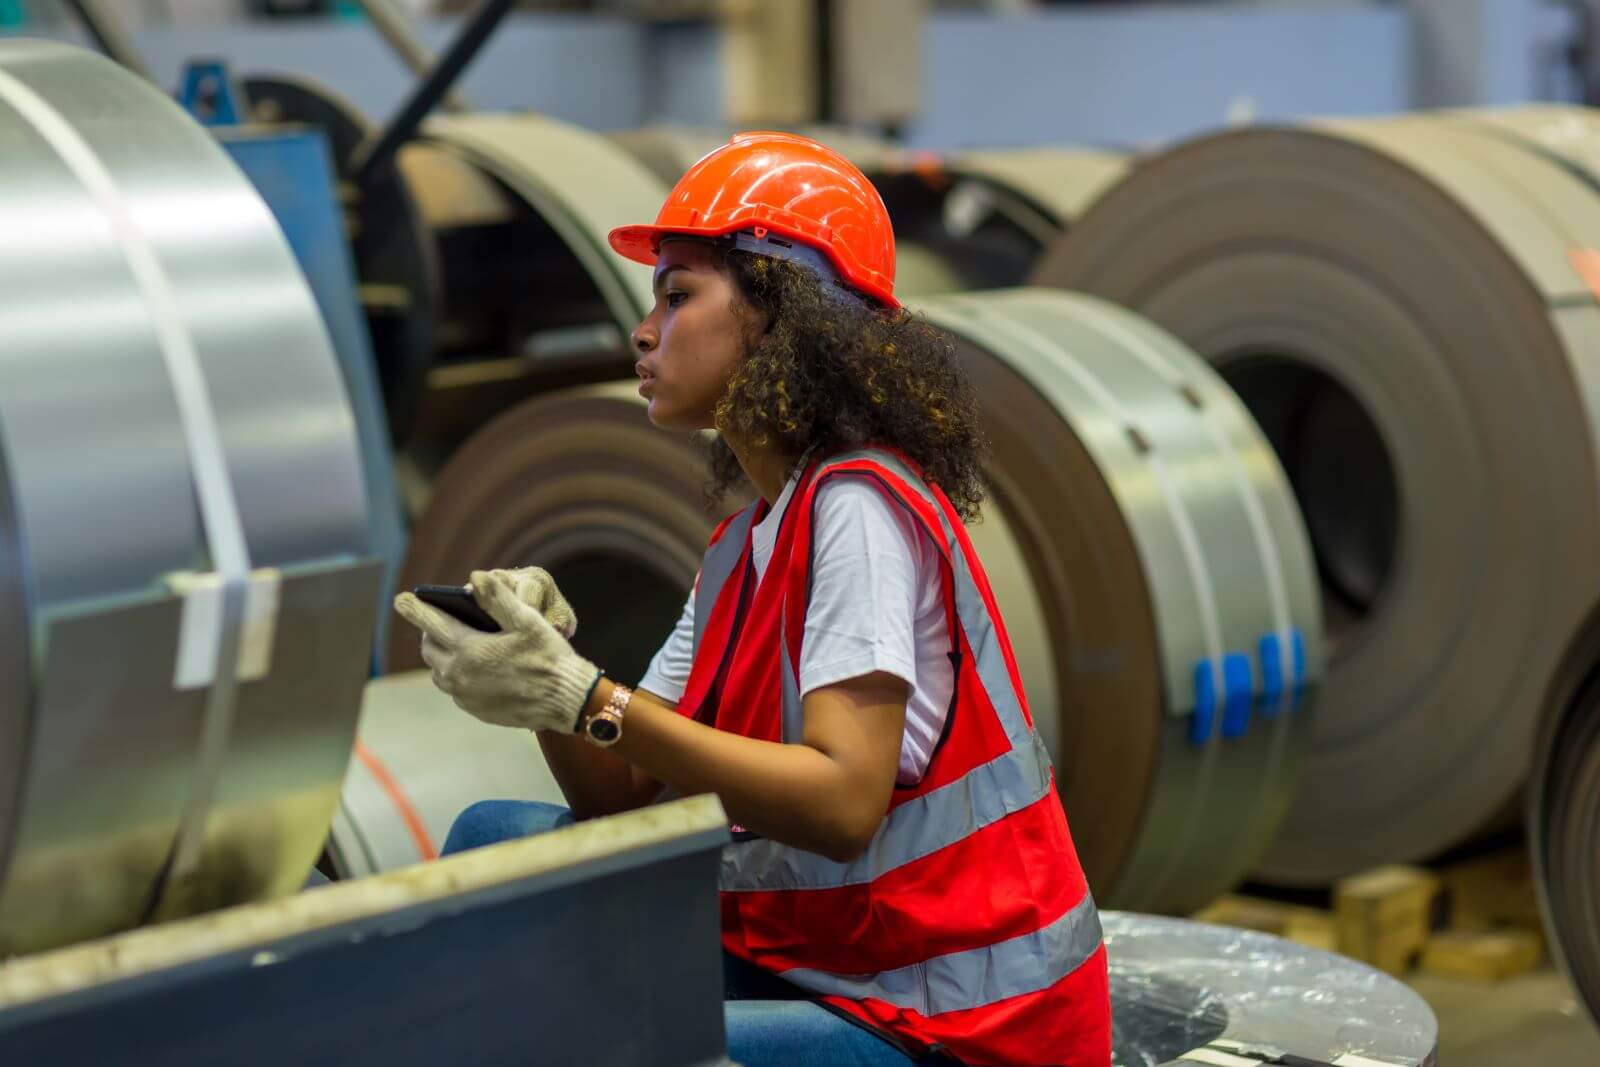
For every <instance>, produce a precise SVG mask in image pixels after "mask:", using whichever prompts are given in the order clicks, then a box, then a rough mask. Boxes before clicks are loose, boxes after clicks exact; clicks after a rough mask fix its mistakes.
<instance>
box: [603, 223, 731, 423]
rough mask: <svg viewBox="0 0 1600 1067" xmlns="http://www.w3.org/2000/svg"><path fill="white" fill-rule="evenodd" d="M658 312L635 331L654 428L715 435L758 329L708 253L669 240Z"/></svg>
mask: <svg viewBox="0 0 1600 1067" xmlns="http://www.w3.org/2000/svg"><path fill="white" fill-rule="evenodd" d="M655 298H656V302H655V307H653V308H652V309H651V311H650V314H649V315H648V316H646V317H645V320H644V321H643V322H641V323H639V325H638V326H637V327H635V328H634V331H633V334H632V341H633V346H634V351H635V352H637V353H638V356H639V359H638V362H637V363H635V364H634V371H635V373H637V374H638V375H639V378H640V384H639V395H640V396H642V397H644V398H645V399H646V400H647V401H649V403H650V408H649V412H650V421H651V422H652V423H654V424H655V425H657V426H659V427H661V428H663V429H671V430H705V429H711V428H712V425H713V421H714V418H715V413H716V407H717V401H718V400H720V399H721V398H722V394H723V392H724V391H725V390H726V388H727V384H728V379H729V377H730V376H731V375H732V374H733V370H734V368H735V367H736V366H737V365H738V363H739V360H740V359H742V358H743V357H744V353H745V343H746V338H747V337H749V336H750V333H751V331H752V329H753V326H752V323H751V321H750V318H749V317H748V316H741V315H740V314H738V313H736V312H735V307H739V308H741V309H746V310H748V305H746V304H745V303H744V301H743V298H742V297H741V296H740V294H739V291H738V289H737V287H736V286H735V285H734V283H733V281H732V279H731V278H729V277H728V276H727V275H726V274H725V273H723V272H722V271H721V270H719V269H717V266H716V260H715V257H714V255H713V252H712V250H711V248H710V247H708V246H707V245H704V244H701V243H698V242H694V241H667V242H665V243H663V244H662V246H661V252H660V256H659V258H658V260H657V262H656V275H655Z"/></svg>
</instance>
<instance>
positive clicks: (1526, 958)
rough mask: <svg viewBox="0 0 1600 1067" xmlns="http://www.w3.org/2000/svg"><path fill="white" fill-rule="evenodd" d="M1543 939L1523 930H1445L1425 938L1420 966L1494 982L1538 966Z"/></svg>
mask: <svg viewBox="0 0 1600 1067" xmlns="http://www.w3.org/2000/svg"><path fill="white" fill-rule="evenodd" d="M1543 951H1544V943H1543V939H1542V938H1541V937H1540V936H1539V935H1538V934H1535V933H1532V932H1530V931H1527V930H1501V931H1491V932H1484V931H1479V930H1448V931H1445V932H1444V933H1439V934H1435V935H1433V936H1432V937H1430V938H1429V939H1428V946H1427V948H1426V949H1424V950H1423V953H1422V967H1423V969H1424V970H1426V971H1428V972H1430V973H1432V974H1441V975H1448V976H1451V977H1455V978H1475V979H1478V980H1480V981H1485V982H1498V981H1500V980H1502V979H1505V978H1510V977H1511V976H1513V975H1518V974H1526V973H1527V972H1529V971H1531V970H1533V969H1534V968H1535V967H1537V966H1538V965H1539V957H1540V955H1541V954H1542V953H1543Z"/></svg>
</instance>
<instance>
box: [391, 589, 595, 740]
mask: <svg viewBox="0 0 1600 1067" xmlns="http://www.w3.org/2000/svg"><path fill="white" fill-rule="evenodd" d="M532 569H533V568H530V570H532ZM539 573H540V574H541V575H543V577H542V578H538V577H535V576H533V575H531V574H523V575H522V576H521V577H520V578H519V577H518V572H513V571H473V572H472V579H471V580H472V590H473V595H474V596H475V597H476V598H477V601H478V603H479V604H480V605H481V606H482V607H483V610H484V611H486V612H488V613H489V615H490V616H491V617H492V618H493V619H494V621H495V622H497V623H499V624H500V628H501V631H502V632H501V633H497V634H486V633H483V632H482V631H479V630H475V629H473V628H472V627H470V626H468V625H467V624H466V623H464V622H460V621H459V620H457V619H454V618H452V617H451V616H449V615H447V614H445V613H444V612H442V611H440V610H439V609H437V608H435V607H433V606H431V605H429V604H424V603H423V602H422V601H420V600H418V599H417V598H416V597H415V596H413V595H412V594H410V593H401V594H400V595H399V596H397V597H396V598H395V601H394V607H395V610H396V611H397V612H399V613H400V615H401V616H402V617H404V618H405V620H406V621H407V622H409V623H411V624H412V625H413V626H415V627H416V628H417V629H419V630H421V631H422V634H423V637H422V659H423V662H424V663H426V664H427V665H428V666H429V667H431V668H432V669H433V684H434V685H436V686H438V687H439V689H440V690H441V691H443V692H445V693H448V694H449V695H450V696H451V697H453V698H454V699H455V702H456V706H457V707H459V708H461V709H462V710H463V711H466V712H469V713H470V714H472V715H474V716H476V717H477V718H479V719H482V720H483V721H484V722H487V723H492V724H494V725H496V726H513V727H521V728H524V729H529V730H554V731H557V732H560V733H572V732H574V731H575V730H576V729H577V725H578V716H579V714H580V713H581V712H582V711H583V706H584V704H586V703H587V702H588V700H589V695H590V694H591V693H592V692H594V687H595V685H596V683H598V682H599V680H600V669H599V668H598V667H596V666H595V665H594V664H593V663H590V662H589V661H588V660H586V659H584V658H583V657H582V656H580V655H578V654H577V653H576V652H574V651H573V650H572V646H571V645H569V644H568V643H567V639H566V638H565V637H563V636H562V635H561V633H560V632H559V631H558V630H557V628H556V626H554V625H552V620H551V619H549V618H546V616H545V612H544V611H543V610H540V609H539V608H536V607H533V606H531V605H530V604H529V603H527V602H526V601H525V600H524V599H523V595H521V594H526V595H527V596H529V597H531V598H532V599H533V600H534V601H535V602H539V601H540V600H541V599H542V600H544V601H545V602H547V603H549V605H550V610H551V611H552V612H554V610H555V609H556V608H559V607H565V616H564V618H565V619H570V620H571V623H570V624H571V626H572V627H574V628H576V626H577V619H576V618H575V617H573V615H572V609H571V607H570V606H566V600H565V598H563V597H561V594H560V591H559V590H556V588H555V583H554V582H553V581H550V580H549V578H550V576H549V575H548V574H544V573H543V572H542V571H541V572H539ZM519 589H520V590H521V594H519Z"/></svg>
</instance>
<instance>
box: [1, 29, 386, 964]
mask: <svg viewBox="0 0 1600 1067" xmlns="http://www.w3.org/2000/svg"><path fill="white" fill-rule="evenodd" d="M0 140H3V141H4V142H5V144H6V149H5V166H4V167H3V168H0V233H4V234H5V239H4V240H3V241H0V281H3V284H0V335H4V337H5V345H4V351H3V354H0V513H3V515H0V522H3V527H4V534H3V537H0V546H3V547H0V552H3V555H0V560H3V567H0V573H3V574H4V579H3V581H0V616H3V618H4V620H5V626H6V636H5V640H4V641H0V648H3V649H4V653H3V655H4V656H5V657H6V659H7V664H6V669H5V670H4V673H3V678H4V688H3V697H0V699H3V700H4V705H3V708H0V865H3V866H0V955H5V954H9V953H14V952H25V951H30V950H33V949H38V948H42V947H46V946H50V945H56V944H61V943H65V942H67V941H72V940H76V939H81V938H85V937H91V936H95V935H98V934H103V933H106V932H109V931H112V930H116V929H121V928H125V927H129V926H133V925H136V924H138V923H139V922H140V921H142V920H144V919H147V918H151V917H162V916H167V915H173V914H178V913H183V912H190V911H196V910H201V909H205V908H209V907H215V906H220V905H224V904H231V903H236V902H240V901H245V900H250V899H254V898H259V897H262V896H267V895H271V894H274V893H278V892H284V891H287V890H289V889H291V888H294V887H296V886H298V885H299V883H300V882H301V881H302V880H303V879H304V877H305V874H306V872H307V871H308V870H309V868H310V866H311V863H312V861H313V860H314V859H315V858H316V855H317V850H318V849H319V848H320V847H321V843H322V839H323V837H324V836H325V835H326V832H327V827H328V822H329V819H330V818H331V816H332V812H333V809H334V806H335V804H336V802H337V799H338V795H339V783H340V777H341V775H342V774H343V771H344V765H345V762H346V760H347V758H348V754H349V746H350V739H351V736H352V734H353V732H354V728H355V716H356V712H357V708H358V704H359V699H360V691H361V684H362V679H363V677H364V675H365V673H366V670H367V655H368V652H369V647H370V643H371V636H370V635H371V633H372V623H373V613H374V610H375V603H376V598H377V593H378V582H379V567H378V565H377V564H376V563H365V562H362V561H361V560H360V557H361V556H363V555H364V553H365V552H366V537H367V532H366V513H365V494H364V492H363V486H362V477H361V460H360V454H359V449H358V445H357V440H356V433H355V426H354V423H353V420H352V418H351V413H350V407H349V403H348V401H347V400H346V397H345V394H344V391H343V387H342V385H341V381H340V377H339V370H338V366H337V363H336V361H335V358H334V355H333V353H332V350H331V348H330V344H329V340H328V336H327V332H326V330H325V328H324V326H323V324H322V321H321V319H320V318H319V317H318V314H317V311H316V306H315V304H314V302H313V299H312V296H311V293H310V291H309V290H308V289H307V287H306V283H305V280H304V278H303V276H302V275H301V274H300V273H299V270H298V268H297V266H296V265H295V261H294V259H293V257H292V255H291V253H290V250H289V248H288V246H287V244H286V243H285V240H284V237H283V234H282V232H281V231H280V230H279V229H278V228H277V226H276V224H275V223H274V222H273V219H272V216H271V215H270V213H269V212H268V210H267V208H266V206H265V205H264V204H263V203H262V202H261V200H260V199H259V198H258V197H257V195H256V194H255V192H254V191H253V189H252V188H251V187H250V185H249V184H248V182H246V180H245V179H244V177H243V176H242V175H241V174H240V172H239V171H238V169H237V168H236V167H235V166H234V165H233V164H232V163H231V162H230V161H229V159H228V158H227V156H226V155H225V154H224V153H223V151H222V150H221V149H220V148H219V147H218V146H217V144H216V143H215V141H214V140H213V139H212V138H211V137H210V136H209V135H208V134H207V133H206V132H205V131H204V130H203V129H202V128H201V127H200V126H199V125H197V124H196V123H194V122H193V121H192V120H191V119H189V118H188V117H187V116H186V115H185V114H184V113H183V112H182V111H181V110H179V109H178V108H177V106H176V105H175V104H173V102H172V101H171V100H169V99H167V98H166V97H165V96H163V95H162V94H161V93H160V92H159V91H157V90H156V89H154V88H152V87H151V86H149V85H148V84H146V83H145V82H143V81H141V80H140V79H138V78H136V77H134V76H133V75H130V74H129V73H127V72H125V71H124V70H122V69H121V68H119V67H117V66H115V65H114V64H112V63H110V62H108V61H106V60H104V59H101V58H99V57H98V56H95V55H92V54H90V53H87V52H83V51H80V50H78V49H75V48H69V47H66V46H62V45H57V44H52V43H45V42H37V41H7V42H0Z"/></svg>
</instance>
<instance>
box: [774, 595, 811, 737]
mask: <svg viewBox="0 0 1600 1067" xmlns="http://www.w3.org/2000/svg"><path fill="white" fill-rule="evenodd" d="M778 644H779V647H780V648H781V649H782V651H781V652H780V653H779V658H780V659H781V660H782V662H783V666H782V668H781V671H782V674H783V678H782V681H781V683H780V684H781V686H782V688H783V743H784V744H786V745H798V744H800V743H801V742H802V741H804V740H805V736H806V711H805V702H804V701H803V700H802V699H801V698H800V682H799V679H798V678H796V677H795V670H794V660H793V659H791V658H790V656H789V641H788V634H787V633H786V632H785V628H784V624H783V623H782V622H780V623H779V624H778Z"/></svg>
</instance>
